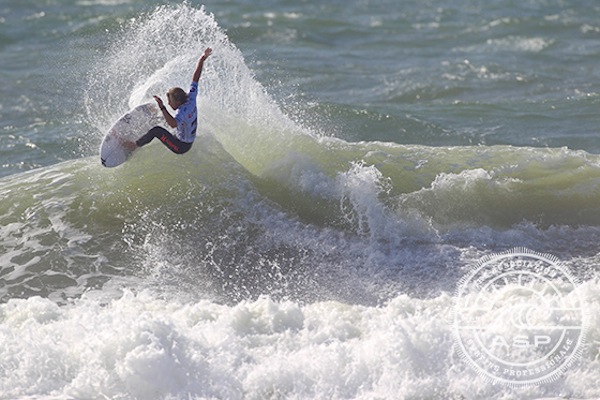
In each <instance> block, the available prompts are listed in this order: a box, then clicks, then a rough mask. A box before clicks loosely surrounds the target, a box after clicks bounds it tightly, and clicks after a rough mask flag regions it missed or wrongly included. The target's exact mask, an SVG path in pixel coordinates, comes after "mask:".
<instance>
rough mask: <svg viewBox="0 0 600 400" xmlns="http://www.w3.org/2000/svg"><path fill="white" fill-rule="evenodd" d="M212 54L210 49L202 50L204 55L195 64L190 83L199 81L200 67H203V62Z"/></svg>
mask: <svg viewBox="0 0 600 400" xmlns="http://www.w3.org/2000/svg"><path fill="white" fill-rule="evenodd" d="M211 53H212V49H211V48H210V47H208V48H207V49H206V50H204V54H202V57H200V59H199V60H198V64H196V69H195V70H194V75H193V76H192V82H198V81H199V80H200V75H202V67H203V66H204V61H205V60H206V59H207V58H208V56H210V54H211Z"/></svg>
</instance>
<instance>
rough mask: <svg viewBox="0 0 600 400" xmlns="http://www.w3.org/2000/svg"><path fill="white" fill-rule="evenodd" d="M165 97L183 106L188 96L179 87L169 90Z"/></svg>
mask: <svg viewBox="0 0 600 400" xmlns="http://www.w3.org/2000/svg"><path fill="white" fill-rule="evenodd" d="M167 97H169V98H171V99H172V100H173V101H175V102H177V103H178V104H184V103H185V102H186V101H188V94H187V93H186V92H185V90H183V89H182V88H180V87H174V88H171V89H169V91H168V92H167Z"/></svg>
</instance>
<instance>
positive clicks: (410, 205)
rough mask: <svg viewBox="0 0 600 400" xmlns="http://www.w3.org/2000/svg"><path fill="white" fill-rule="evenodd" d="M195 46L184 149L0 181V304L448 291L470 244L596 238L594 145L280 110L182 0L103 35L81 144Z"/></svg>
mask: <svg viewBox="0 0 600 400" xmlns="http://www.w3.org/2000/svg"><path fill="white" fill-rule="evenodd" d="M163 37H169V38H171V40H169V42H168V43H169V44H168V45H165V42H164V41H163V40H161V39H160V38H163ZM207 46H211V47H213V48H214V49H215V50H214V53H213V56H211V58H210V62H209V63H207V65H206V68H205V72H204V75H203V77H202V83H201V92H200V95H199V99H198V100H199V101H198V103H199V109H200V119H201V126H200V136H199V138H198V141H197V143H196V144H195V146H194V148H193V150H192V151H191V152H190V153H188V154H187V155H185V156H183V157H177V156H174V155H171V154H170V153H167V154H166V155H165V150H164V149H163V148H162V147H161V146H159V145H155V146H150V147H149V148H144V149H143V150H140V151H139V152H137V153H136V155H135V156H134V157H133V158H132V159H131V160H130V161H129V162H127V163H126V164H125V165H124V166H122V167H121V168H118V169H114V170H107V169H103V168H100V166H99V162H98V159H97V156H94V157H89V158H83V159H80V160H74V161H69V162H65V163H61V164H57V165H55V166H51V167H47V168H43V169H39V170H34V171H30V172H26V173H23V174H17V175H14V176H11V177H7V178H4V179H1V180H0V198H1V199H2V202H1V203H0V222H1V227H2V228H0V254H2V256H1V260H2V265H3V268H2V271H1V272H0V278H1V279H2V283H3V287H2V288H1V289H0V292H1V293H2V299H3V300H6V299H8V298H12V297H28V296H31V295H34V294H39V295H42V296H44V297H50V298H52V299H54V300H56V301H59V302H60V301H66V300H67V299H68V298H70V297H72V296H79V295H81V293H83V292H85V291H87V290H92V289H95V288H100V287H104V288H107V287H109V285H108V284H109V283H110V284H111V285H113V286H114V287H118V286H119V285H118V282H128V281H133V282H135V284H136V285H138V284H141V285H142V286H144V285H147V284H148V282H150V284H151V285H152V283H154V284H156V285H157V286H162V287H165V288H168V290H174V291H180V292H182V293H184V294H185V295H192V296H193V294H194V293H195V292H196V291H197V289H196V288H197V285H198V282H201V283H202V291H201V294H200V295H201V296H207V297H209V298H215V299H220V300H222V301H228V302H237V301H240V300H242V299H246V298H255V297H256V296H258V295H260V294H265V293H268V294H269V295H272V296H274V297H275V298H294V299H301V300H303V301H312V300H318V299H331V298H334V299H339V300H342V301H348V302H351V303H368V304H372V303H379V302H381V301H385V300H387V299H389V298H390V296H393V294H395V293H398V292H403V291H409V292H411V293H415V294H419V295H423V296H431V295H436V294H437V293H439V292H443V291H448V290H451V288H452V285H453V282H455V281H456V277H458V276H460V274H461V273H462V272H463V268H464V267H465V265H466V264H468V262H469V260H470V259H471V258H469V257H474V256H473V255H471V256H469V257H467V258H466V259H465V254H469V253H470V251H469V250H468V249H469V248H475V249H478V250H477V251H476V252H475V253H474V254H479V252H480V251H486V250H488V249H503V248H508V247H511V246H515V245H520V246H526V245H528V244H529V245H531V246H532V247H534V248H536V249H537V250H539V251H545V250H554V249H556V248H559V249H561V252H563V253H564V254H568V255H573V254H575V255H581V254H589V253H590V252H593V250H594V249H595V248H596V243H597V238H598V236H599V233H600V217H598V216H599V215H600V213H599V211H600V210H599V204H600V193H599V189H598V188H599V182H600V180H599V178H600V168H599V166H600V162H599V161H600V159H599V158H598V156H596V155H592V154H589V153H586V152H583V151H572V150H569V149H566V148H545V149H539V148H530V147H512V146H477V147H465V146H462V147H461V146H453V147H433V146H424V145H409V144H405V145H402V144H397V143H392V142H387V143H386V142H354V143H352V142H347V141H344V140H341V139H337V138H335V137H332V136H328V135H324V134H323V132H317V131H316V130H315V129H310V128H309V127H308V126H304V125H303V124H302V123H301V122H298V121H297V118H296V119H295V120H292V119H290V118H288V117H287V116H286V115H285V114H284V113H283V112H282V111H281V108H280V107H279V106H278V105H277V104H276V103H275V102H274V101H273V99H272V98H271V97H270V96H269V95H268V93H267V91H266V90H265V88H264V87H263V86H261V85H260V83H259V82H258V81H257V80H256V79H255V78H254V76H253V74H252V72H251V71H250V70H249V69H248V67H247V66H246V64H245V62H244V58H243V56H242V54H241V52H240V51H239V50H238V49H237V48H236V47H235V46H234V45H233V44H231V43H230V42H229V41H228V39H227V36H226V35H225V34H224V33H223V31H222V30H221V29H220V28H219V27H218V25H217V23H216V22H215V20H214V18H213V16H212V15H209V14H207V13H206V12H205V11H204V10H203V9H195V8H193V7H190V6H189V5H187V4H183V5H179V6H164V7H159V8H157V9H156V10H155V11H153V12H151V13H149V14H147V15H144V16H141V17H140V18H137V19H135V20H134V21H132V22H129V23H128V24H126V25H124V26H123V28H122V30H121V31H120V32H119V33H118V34H117V35H115V37H114V38H113V40H112V44H110V46H109V49H108V50H107V53H106V54H107V55H106V56H103V57H102V58H100V59H99V60H98V61H97V65H98V68H97V69H95V70H94V71H92V73H91V74H90V79H89V82H88V84H89V88H88V90H87V97H86V99H87V100H86V105H87V109H88V112H89V119H90V122H91V123H92V124H93V125H94V126H96V128H97V133H96V134H95V136H94V137H93V138H88V139H90V140H89V142H91V143H92V144H93V145H94V146H96V145H98V144H99V142H100V140H101V137H102V133H103V132H105V131H106V129H107V128H108V127H109V126H110V125H111V124H112V122H113V121H114V120H115V118H117V117H118V116H119V115H121V114H122V113H123V111H124V110H126V109H128V108H130V107H132V106H134V105H137V104H139V103H142V102H145V101H148V100H150V99H151V96H152V95H153V94H156V93H158V94H160V93H162V92H164V91H166V90H167V88H168V87H170V86H173V85H179V86H186V84H187V83H188V82H187V81H188V80H189V72H190V71H191V69H192V68H193V65H194V63H195V61H196V58H197V56H198V55H199V54H200V53H201V51H202V50H203V49H204V48H205V47H207ZM99 88H101V90H99ZM106 99H108V100H106ZM307 125H308V124H307ZM90 151H93V152H94V153H95V152H96V148H93V149H91V150H90ZM465 249H467V250H465ZM440 266H444V267H443V268H442V267H440ZM581 273H582V274H583V273H585V272H581ZM440 276H447V277H448V278H449V279H447V280H446V281H440V280H439V278H440ZM115 290H116V292H118V289H115ZM165 290H167V289H165Z"/></svg>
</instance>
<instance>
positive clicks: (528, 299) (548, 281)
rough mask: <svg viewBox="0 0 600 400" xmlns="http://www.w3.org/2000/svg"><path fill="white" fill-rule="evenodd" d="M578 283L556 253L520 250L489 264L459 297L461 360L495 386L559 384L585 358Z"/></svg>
mask: <svg viewBox="0 0 600 400" xmlns="http://www.w3.org/2000/svg"><path fill="white" fill-rule="evenodd" d="M578 284H579V282H578V281H577V279H576V278H575V277H574V276H572V275H571V274H570V272H569V270H568V269H567V268H566V267H565V266H564V265H563V264H562V263H561V262H560V261H559V260H558V259H557V258H556V257H554V256H552V255H549V254H540V253H536V252H533V251H531V250H528V249H523V248H517V249H513V250H510V251H507V252H504V253H497V254H493V255H490V256H486V257H484V258H482V259H481V260H480V261H479V263H478V264H477V265H476V266H475V267H474V268H473V269H472V270H471V271H470V273H469V274H467V275H466V276H465V277H463V279H462V280H461V281H460V282H459V285H458V287H457V291H456V299H455V308H454V327H453V334H454V341H455V343H456V345H457V348H458V352H459V354H460V355H461V357H462V358H464V359H465V360H466V362H467V363H468V364H469V365H471V366H472V367H473V368H474V369H475V370H476V371H477V372H478V373H479V374H480V375H483V376H484V377H486V378H488V379H490V380H492V381H493V382H494V383H504V384H508V385H515V386H516V385H535V384H540V383H545V382H550V381H552V380H555V379H557V378H558V377H559V376H560V375H561V374H563V373H564V372H565V371H566V370H567V369H568V368H569V367H570V366H571V365H572V364H573V362H574V361H576V360H577V358H578V357H579V356H580V355H581V352H582V347H583V343H584V339H585V321H586V318H585V312H584V307H583V302H582V299H581V298H580V296H579V293H578V291H577V290H576V288H577V286H578Z"/></svg>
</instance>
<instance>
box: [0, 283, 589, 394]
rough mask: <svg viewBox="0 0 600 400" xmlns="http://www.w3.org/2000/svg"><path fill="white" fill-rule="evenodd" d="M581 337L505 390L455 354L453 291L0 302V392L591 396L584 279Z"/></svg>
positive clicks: (142, 295) (128, 295)
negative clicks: (292, 298) (377, 303)
mask: <svg viewBox="0 0 600 400" xmlns="http://www.w3.org/2000/svg"><path fill="white" fill-rule="evenodd" d="M583 289H584V291H585V293H586V297H587V303H586V305H587V307H588V308H589V310H590V314H591V315H592V319H593V320H592V321H591V322H592V323H591V329H590V332H589V339H590V340H589V342H590V346H589V347H588V348H587V350H586V351H585V352H584V354H583V356H582V358H581V361H580V363H579V364H577V365H575V366H573V367H572V368H571V369H570V370H568V371H567V373H566V374H565V377H563V378H561V379H560V380H559V381H557V382H555V383H552V384H548V385H542V386H534V387H531V388H525V389H514V388H511V387H509V386H502V385H494V384H492V383H490V382H487V381H486V380H484V379H483V378H481V377H479V376H478V375H477V374H476V373H475V372H474V371H472V370H471V369H470V368H469V367H468V366H467V365H465V364H464V363H463V361H461V360H460V358H459V357H457V355H456V353H455V350H454V348H453V342H452V335H451V323H452V321H451V320H450V318H451V315H452V307H453V299H452V297H450V296H449V295H446V294H443V295H440V296H439V297H437V298H434V299H429V300H420V299H418V298H411V297H409V296H407V295H400V296H397V297H396V298H394V299H393V300H391V301H390V302H389V303H388V304H386V305H385V306H381V307H366V306H359V305H354V306H353V305H346V304H343V303H338V302H319V303H314V304H309V305H301V304H298V303H295V302H274V301H272V300H270V299H269V298H267V297H262V298H260V299H258V300H256V301H253V302H241V303H239V304H236V305H234V306H225V305H219V304H216V303H212V302H209V301H198V302H192V303H180V302H178V301H174V300H165V299H160V298H157V297H155V296H153V295H152V294H150V293H149V292H142V293H140V294H137V295H136V294H133V293H131V292H126V293H125V294H124V295H123V297H121V298H119V299H116V300H108V301H102V300H101V299H99V298H96V297H95V296H91V297H86V296H84V297H83V298H82V299H80V300H77V301H74V302H73V303H72V304H70V305H68V306H63V307H59V306H57V305H56V304H55V303H53V302H51V301H50V300H47V299H42V298H39V297H32V298H29V299H27V300H10V301H9V302H8V303H6V304H2V305H0V320H1V321H2V324H1V325H0V339H1V341H2V344H3V345H2V347H1V348H0V360H1V361H0V393H2V396H3V397H4V398H18V397H24V396H35V397H37V398H44V397H46V398H51V397H53V396H54V397H74V398H98V397H106V398H144V399H153V398H186V399H187V398H212V397H215V398H228V399H242V398H272V397H277V398H361V399H370V398H448V397H456V396H458V397H466V398H498V399H500V398H509V397H542V396H551V395H557V394H559V393H560V395H561V396H570V397H577V396H579V397H587V398H590V397H597V396H600V390H599V389H598V387H597V385H595V384H594V382H595V379H594V377H595V376H597V375H598V374H599V373H600V364H598V362H597V361H595V360H596V358H597V355H598V337H599V336H598V335H599V334H600V330H599V329H598V324H597V322H598V321H597V317H596V316H597V315H600V314H599V311H600V297H599V296H598V295H597V293H598V292H599V291H598V282H597V281H590V282H587V283H586V284H584V285H583Z"/></svg>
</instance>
